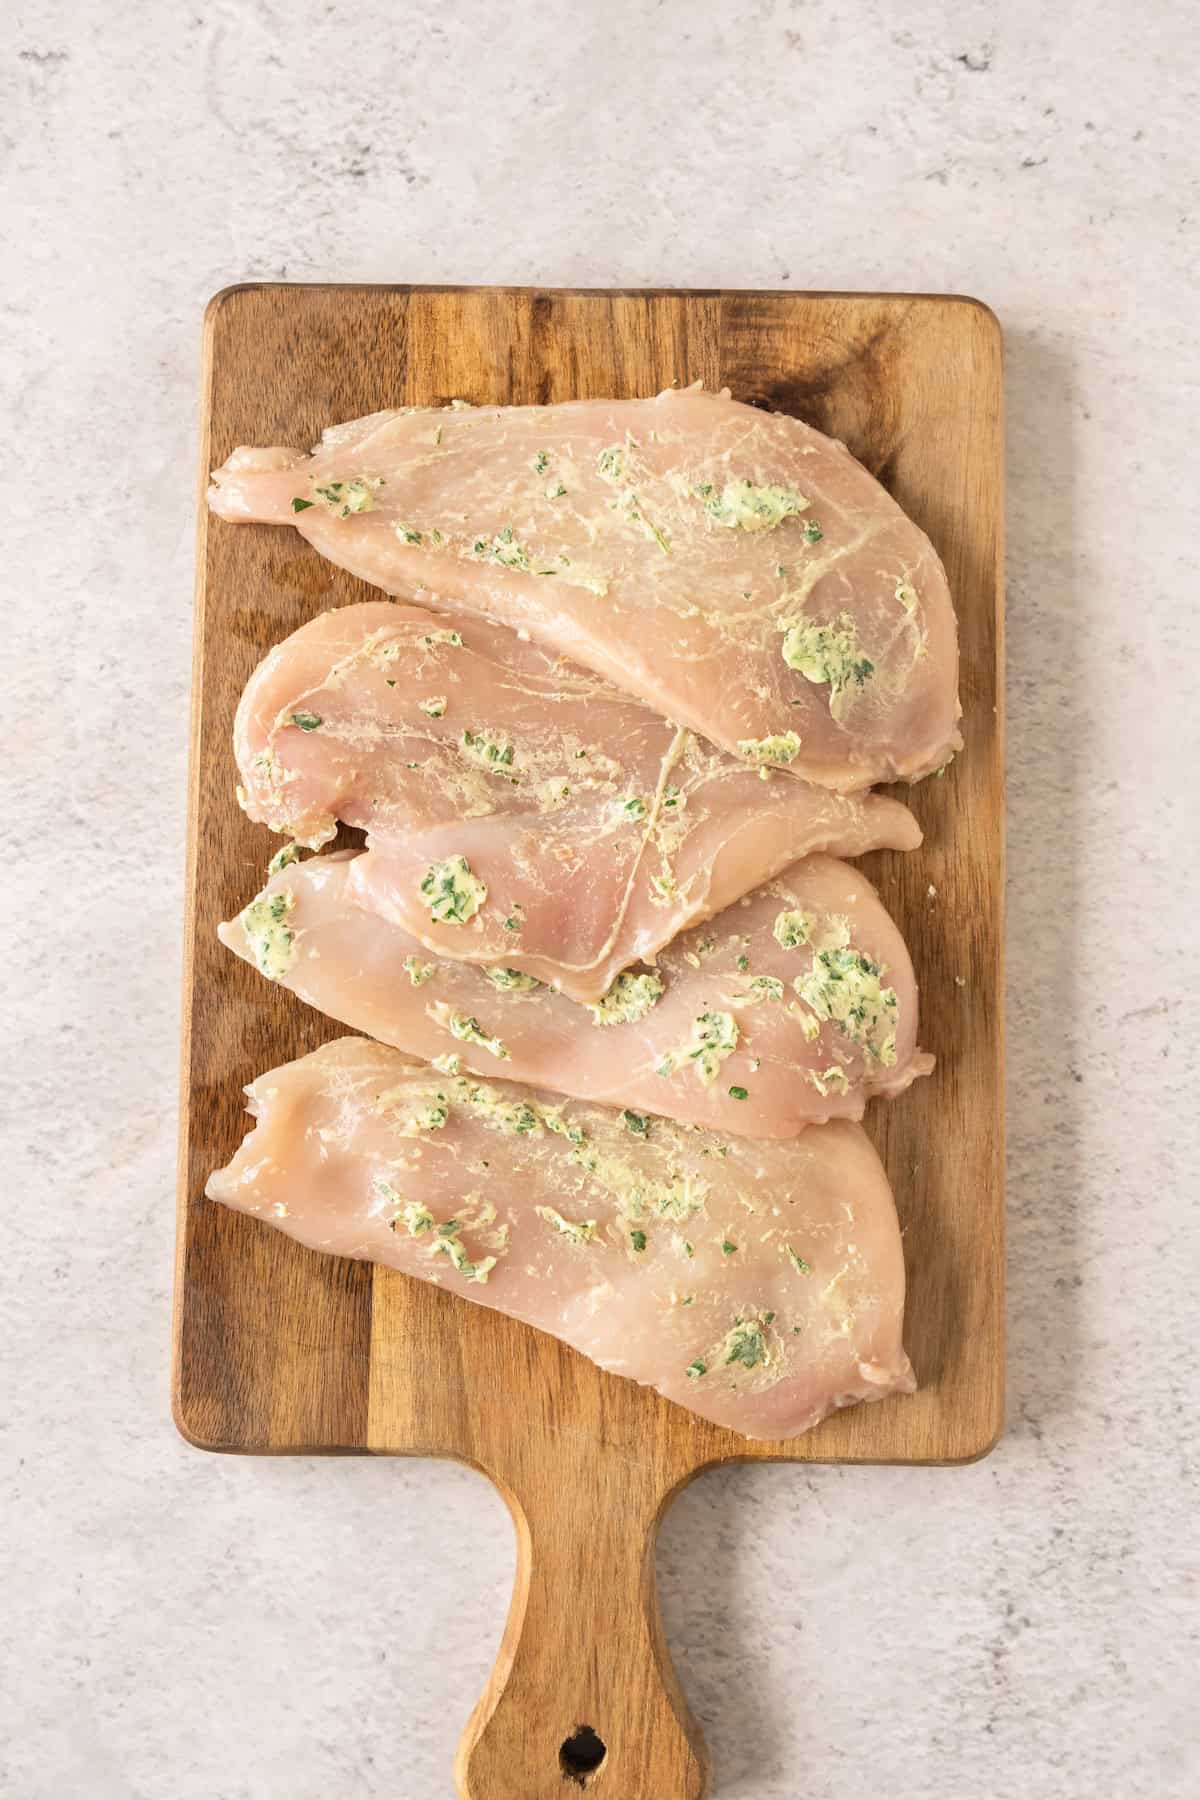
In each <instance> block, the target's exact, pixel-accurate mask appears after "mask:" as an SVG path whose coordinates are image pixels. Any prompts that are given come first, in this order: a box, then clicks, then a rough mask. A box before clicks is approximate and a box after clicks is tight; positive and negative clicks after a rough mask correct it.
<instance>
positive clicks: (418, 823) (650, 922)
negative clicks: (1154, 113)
mask: <svg viewBox="0 0 1200 1800" xmlns="http://www.w3.org/2000/svg"><path fill="white" fill-rule="evenodd" d="M297 721H299V722H298V723H297ZM234 747H235V752H236V756H237V762H238V768H239V771H240V773H241V777H242V783H243V785H242V787H241V789H240V790H239V793H240V797H241V800H242V804H243V806H244V808H245V810H246V812H247V813H248V814H249V816H250V817H251V818H253V819H258V820H261V821H262V822H263V823H264V824H267V825H270V826H271V827H272V829H274V830H276V831H280V832H285V833H286V834H288V835H289V836H291V837H293V838H295V839H296V840H297V841H298V842H301V843H304V844H308V845H312V846H316V845H319V844H322V843H324V842H326V841H327V840H328V839H329V838H331V837H332V836H333V835H334V832H335V830H336V828H337V821H338V820H339V819H341V820H344V821H345V822H346V823H347V824H350V825H356V826H364V827H365V828H366V829H367V831H368V832H369V833H370V844H371V855H370V857H369V858H368V860H367V861H365V862H361V863H359V864H358V865H357V867H356V870H355V883H356V887H357V889H358V892H359V897H360V898H361V899H362V900H363V901H364V903H365V904H369V905H371V906H372V907H374V908H375V910H377V911H380V912H382V913H384V914H385V915H386V917H388V918H390V919H393V920H394V921H395V922H396V923H397V924H399V925H402V926H403V927H404V928H405V929H406V930H407V931H409V932H412V933H413V934H414V935H415V936H417V937H419V938H420V939H421V942H422V943H423V944H424V945H425V946H426V947H427V948H428V949H431V950H436V951H438V952H439V953H440V954H442V955H445V956H452V957H457V958H460V959H462V960H465V961H469V962H488V963H495V962H500V961H503V962H504V963H505V964H506V965H507V966H509V967H512V968H516V969H522V970H525V971H526V972H527V973H529V974H531V975H535V976H537V977H538V979H539V980H541V981H547V982H555V983H557V984H558V985H559V986H560V987H561V988H562V989H563V991H564V992H566V993H569V994H571V995H573V996H574V997H575V998H576V999H579V1000H595V999H596V998H597V997H598V996H599V995H601V994H602V993H604V991H605V990H606V988H607V987H608V986H609V985H610V983H611V982H612V981H613V979H614V978H615V976H616V975H617V974H618V973H619V972H620V971H621V969H623V968H624V967H625V966H626V965H627V964H629V963H631V962H634V961H636V960H637V959H638V958H639V957H643V958H644V957H652V956H653V955H654V954H655V953H656V952H657V951H658V950H659V949H660V948H661V947H662V945H664V944H666V943H669V942H670V940H671V938H673V937H674V936H675V935H676V934H677V933H678V932H679V931H681V930H683V929H684V928H685V927H687V926H688V925H690V924H692V923H694V922H695V921H697V920H699V919H705V918H708V917H709V916H710V915H711V914H712V913H714V912H715V911H717V910H719V909H720V908H721V907H723V906H725V905H727V904H729V903H730V902H731V901H733V900H736V899H738V898H740V896H741V895H742V894H744V893H746V892H748V891H749V890H750V889H751V888H754V887H757V886H758V885H759V884H760V883H761V882H763V881H766V880H769V879H770V878H771V877H772V876H773V875H775V874H777V873H778V872H779V871H780V870H781V869H785V868H787V867H788V865H789V864H790V863H793V862H795V861H796V860H797V858H799V857H801V856H805V855H807V854H808V853H809V852H811V851H817V850H821V851H832V852H835V853H839V854H843V855H849V856H856V855H859V854H861V853H862V852H864V851H867V850H872V849H876V848H881V847H884V846H886V847H888V848H893V849H905V850H907V849H912V848H914V847H915V846H916V845H917V844H918V843H919V842H920V837H921V834H920V829H919V827H918V826H917V823H916V821H915V819H914V818H913V816H912V814H911V813H910V812H909V811H908V809H907V807H904V806H901V805H900V803H899V802H898V801H895V800H890V799H885V798H882V797H881V796H879V795H875V794H868V795H847V794H835V793H832V792H830V791H829V790H828V789H826V788H820V787H817V786H815V785H813V784H812V783H809V782H802V781H796V780H788V779H786V778H776V777H775V776H774V775H770V776H769V778H768V779H767V780H763V779H761V772H760V771H757V770H753V769H748V768H746V767H745V766H744V765H741V764H739V763H737V762H736V761H735V760H734V759H732V758H731V757H728V756H726V755H725V754H724V753H723V752H721V751H718V750H714V749H713V748H712V746H711V745H710V744H708V743H706V742H705V741H704V740H703V739H701V738H698V737H696V735H695V734H694V733H693V732H690V731H685V730H681V729H678V728H676V727H674V726H671V725H669V724H668V723H667V722H666V721H665V720H664V719H662V718H660V717H659V716H658V714H657V713H653V712H651V711H650V709H649V708H648V707H646V706H644V705H642V704H641V702H640V701H637V700H634V699H632V698H631V697H630V696H628V695H625V694H622V693H620V692H619V691H618V690H617V689H615V688H613V687H612V686H610V685H609V683H607V682H605V681H602V680H601V679H600V678H599V677H598V676H595V675H592V674H590V673H589V672H588V671H587V670H584V669H580V668H578V667H577V666H574V665H572V664H570V663H567V662H565V661H563V660H562V659H554V658H552V657H551V656H549V655H548V653H547V652H546V651H545V650H544V649H543V648H542V647H541V646H540V645H538V644H534V643H529V642H523V641H522V640H521V639H520V638H518V637H517V636H516V634H515V633H513V632H511V631H508V630H506V629H504V628H503V627H500V626H495V625H492V624H490V623H488V622H487V621H486V620H483V619H475V620H471V621H468V622H465V623H464V625H463V629H462V632H461V633H460V632H458V631H457V630H453V629H450V630H448V629H447V628H446V625H445V621H444V620H439V619H437V618H435V617H434V616H432V615H431V614H430V613H428V612H424V611H422V610H420V609H419V608H417V607H407V606H397V605H395V604H393V603H392V602H390V601H386V600H385V601H376V602H370V603H368V604H366V605H362V606H348V607H345V608H343V609H341V610H340V611H337V612H329V613H323V614H321V616H320V617H319V618H316V619H313V620H311V621H310V622H309V623H308V624H307V625H304V626H302V627H301V628H300V630H299V631H296V632H293V634H292V635H291V637H289V638H287V639H286V640H285V641H284V642H283V643H282V644H280V645H278V646H277V647H276V648H275V649H274V650H272V651H271V653H270V655H269V656H267V657H266V659H265V660H264V661H263V662H262V663H261V664H260V665H259V667H258V669H257V670H256V671H255V673H254V674H253V676H252V677H251V679H250V681H249V683H248V685H247V687H246V690H245V693H244V694H243V696H242V700H241V704H240V705H239V707H238V712H237V719H236V722H235V727H234ZM455 856H462V857H464V858H465V861H466V863H467V866H468V868H469V870H470V872H471V874H472V876H473V877H474V878H476V879H478V880H480V881H482V883H483V884H484V887H485V888H486V890H487V893H486V899H485V900H484V902H483V903H482V904H481V905H480V906H479V908H478V910H477V911H476V912H475V913H473V915H472V916H471V917H470V918H468V919H464V920H462V921H460V922H457V923H448V922H442V921H440V920H439V919H437V918H435V917H434V916H433V912H432V911H431V902H430V900H429V899H427V898H426V897H425V896H424V895H423V893H422V882H423V881H424V879H425V877H426V876H427V874H428V872H429V870H430V868H431V867H433V866H434V865H436V864H439V863H441V862H442V861H444V860H445V859H446V858H450V857H455Z"/></svg>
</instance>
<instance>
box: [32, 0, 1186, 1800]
mask: <svg viewBox="0 0 1200 1800" xmlns="http://www.w3.org/2000/svg"><path fill="white" fill-rule="evenodd" d="M1198 60H1200V27H1198V26H1197V23H1196V17H1195V11H1194V8H1191V7H1188V6H1186V5H1184V4H1182V3H1180V4H1171V3H1170V0H1143V3H1142V4H1141V5H1136V6H1135V5H1133V4H1132V3H1131V0H1124V4H1109V5H1104V4H1100V3H1098V0H1081V4H1079V5H1076V6H1073V7H1069V8H1065V7H1054V6H1050V5H1047V4H1044V0H1036V3H1035V0H1012V3H1011V4H1008V5H1005V6H1004V7H999V6H993V5H983V4H979V3H978V0H959V3H956V4H954V5H949V4H931V3H925V4H922V3H919V0H918V3H916V4H910V5H906V6H890V5H884V4H882V3H881V0H869V3H867V4H863V5H859V6H846V5H844V4H843V5H838V4H837V3H836V0H807V3H805V0H792V3H791V4H785V3H784V0H777V3H776V0H727V4H725V5H722V6H719V7H704V6H697V5H695V4H694V3H691V0H689V3H687V4H676V3H675V0H660V3H659V4H653V0H609V4H607V5H605V6H604V7H602V8H601V7H595V8H589V7H587V6H583V5H580V4H578V3H577V0H576V3H572V0H543V4H541V5H539V6H537V7H536V8H534V7H525V6H521V5H516V6H513V7H511V8H506V7H498V6H487V5H484V4H482V3H478V0H477V3H470V0H466V3H464V0H459V3H456V4H447V5H441V6H437V5H434V6H429V5H423V6H420V7H417V6H413V5H410V4H407V3H406V0H399V3H398V4H393V5H391V6H388V7H383V6H379V7H371V6H359V7H350V8H348V7H346V6H336V7H335V6H326V5H324V4H318V3H317V0H292V3H291V4H290V5H286V6H285V5H284V4H282V0H191V4H190V5H187V6H183V5H178V4H172V3H170V0H139V4H138V5H136V6H134V5H129V6H123V7H116V6H101V5H99V4H93V3H92V0H28V3H23V0H18V4H17V6H16V7H15V9H14V10H13V11H12V12H11V13H10V15H9V18H8V20H7V21H6V29H5V32H4V45H3V50H2V52H0V69H2V71H3V107H2V112H0V142H2V145H3V151H2V154H3V162H4V169H5V181H4V200H3V215H2V220H0V225H2V231H3V251H4V265H5V271H6V277H5V281H4V291H3V299H2V304H3V309H4V331H3V336H2V338H0V365H2V367H3V383H2V391H3V405H4V410H5V414H6V442H7V443H8V446H9V450H8V456H9V475H8V478H7V480H6V482H5V502H4V508H3V511H4V538H5V554H4V561H3V567H4V581H5V588H6V601H5V606H4V640H5V654H4V677H5V700H4V752H5V753H4V758H3V781H4V786H5V792H6V799H5V804H4V807H3V820H4V825H5V829H6V832H7V834H8V837H9V845H10V847H9V850H8V854H7V856H6V857H5V859H4V863H3V884H4V898H5V905H4V915H5V918H6V922H7V925H8V927H9V933H8V935H9V951H10V963H9V974H8V976H7V979H6V982H5V1008H6V1015H7V1016H6V1019H5V1031H4V1041H5V1046H6V1048H5V1065H6V1069H5V1075H4V1079H3V1082H2V1084H0V1094H2V1096H3V1099H2V1104H3V1109H4V1114H5V1124H4V1167H5V1180H4V1192H5V1197H6V1204H5V1209H4V1216H5V1221H6V1224H7V1225H8V1227H9V1228H10V1230H11V1236H10V1237H9V1239H8V1242H7V1245H6V1250H5V1255H4V1258H3V1276H2V1277H0V1279H2V1280H3V1284H4V1289H5V1296H6V1297H5V1300H4V1303H3V1304H4V1310H3V1320H4V1329H3V1333H2V1339H0V1357H2V1358H3V1362H4V1373H3V1379H2V1382H0V1480H2V1482H3V1494H4V1505H5V1523H4V1526H3V1539H4V1548H5V1551H6V1553H7V1555H6V1562H7V1563H8V1574H7V1582H6V1590H5V1593H4V1598H3V1601H2V1603H0V1658H2V1659H3V1663H4V1669H3V1673H2V1675H0V1791H2V1792H3V1793H4V1794H5V1795H6V1796H12V1800H331V1797H334V1800H349V1797H350V1796H356V1797H357V1796H366V1795H375V1794H378V1795H380V1796H388V1800H444V1797H445V1800H449V1796H450V1795H451V1792H452V1788H451V1779H450V1773H449V1770H450V1763H451V1757H452V1754H453V1749H454V1745H455V1742H456V1740H457V1737H458V1734H459V1731H460V1729H461V1726H462V1724H463V1722H464V1720H465V1718H466V1716H467V1713H468V1711H469V1710H470V1708H471V1706H472V1704H473V1703H474V1701H475V1698H476V1696H477V1694H478V1692H479V1689H480V1686H481V1684H482V1682H483V1680H484V1677H485V1674H486V1671H487V1670H488V1668H489V1666H490V1663H491V1660H492V1657H493V1654H494V1652H495V1649H496V1646H497V1642H498V1638H499V1634H500V1629H501V1624H502V1621H503V1618H504V1613H505V1609H506V1606H507V1601H508V1594H509V1585H510V1581H511V1576H512V1569H513V1543H512V1535H511V1529H510V1526H509V1521H508V1517H507V1514H506V1512H505V1509H504V1507H503V1504H502V1503H501V1501H500V1499H499V1498H498V1497H497V1495H496V1494H495V1493H493V1492H492V1491H491V1489H490V1488H489V1487H488V1486H487V1484H486V1483H485V1482H484V1481H483V1480H482V1479H481V1478H479V1477H478V1476H476V1475H474V1474H472V1473H470V1472H468V1471H467V1470H465V1469H460V1468H456V1467H453V1466H448V1465H442V1464H435V1463H408V1462H400V1463H395V1464H390V1463H385V1462H372V1461H365V1460H347V1461H333V1462H309V1461H303V1460H287V1459H285V1460H280V1461H266V1460H262V1461H259V1460H223V1459H221V1458H216V1457H205V1456H202V1455H199V1454H197V1453H196V1452H195V1451H193V1450H190V1449H188V1448H187V1447H186V1446H185V1445H184V1444H183V1443H182V1442H180V1441H179V1439H178V1438H177V1437H176V1436H175V1434H174V1431H173V1429H172V1426H171V1424H170V1420H169V1416H168V1409H167V1366H168V1340H169V1318H170V1287H171V1255H172V1241H173V1230H174V1223H173V1199H172V1190H173V1182H174V1167H173V1165H174V1151H175V1116H176V1057H177V1034H178V989H179V952H180V914H181V907H182V852H183V837H184V806H185V765H186V737H187V712H188V676H189V657H190V623H191V581H192V539H193V505H194V492H195V490H194V482H195V442H196V435H195V434H196V394H197V378H198V351H199V326H200V313H201V309H202V307H203V304H204V302H205V300H206V299H207V297H208V295H209V294H210V293H211V292H212V291H213V290H214V289H216V288H218V287H220V286H222V285H224V284H226V283H228V282H230V281H233V280H238V279H244V278H253V277H270V278H276V277H280V278H282V277H286V278H289V279H296V280H310V279H318V278H320V279H335V280H337V279H341V280H347V281H386V280H410V281H438V280H454V281H485V282H543V283H564V284H572V283H574V284H594V285H608V284H629V285H638V284H647V285H653V284H676V285H681V286H691V285H702V286H708V285H712V286H730V287H736V286H747V287H753V286H765V287H778V286H787V285H791V286H793V287H796V288H802V287H805V286H808V287H838V288H890V289H933V290H936V289H945V290H954V291H959V292H970V293H975V294H978V295H980V296H981V297H982V298H984V299H986V300H987V301H989V302H990V303H991V305H992V306H994V307H995V309H996V310H997V312H998V313H999V315H1000V317H1001V320H1002V321H1003V323H1004V326H1005V329H1006V333H1007V349H1008V407H1009V571H1010V574H1009V608H1010V611H1009V631H1010V665H1009V696H1010V712H1011V736H1010V744H1011V779H1010V804H1011V835H1010V856H1011V897H1010V901H1011V914H1010V917H1011V932H1010V970H1011V977H1010V979H1011V987H1010V993H1009V1022H1010V1043H1011V1065H1010V1086H1009V1104H1010V1116H1011V1135H1010V1144H1011V1154H1010V1180H1011V1203H1010V1232H1011V1235H1010V1260H1011V1305H1010V1367H1009V1380H1010V1424H1009V1428H1008V1432H1007V1435H1006V1436H1005V1438H1004V1439H1003V1440H1002V1442H1001V1444H1000V1446H999V1448H998V1449H997V1450H996V1451H995V1453H994V1454H993V1455H992V1456H991V1458H990V1459H989V1460H987V1461H985V1462H983V1463H981V1464H979V1465H977V1466H975V1467H973V1468H968V1469H958V1470H935V1469H821V1470H814V1471H812V1472H811V1473H805V1472H803V1471H802V1470H800V1469H798V1468H791V1467H774V1468H770V1467H757V1468H731V1469H728V1470H725V1471H723V1472H721V1473H719V1474H715V1475H712V1476H710V1477H708V1478H706V1479H704V1480H702V1481H700V1482H698V1483H697V1484H696V1485H695V1486H694V1487H692V1488H691V1489H690V1490H689V1491H688V1492H687V1493H686V1494H685V1495H684V1496H683V1497H682V1498H681V1499H680V1500H679V1501H678V1502H677V1504H676V1505H675V1507H674V1509H673V1510H672V1512H671V1513H670V1515H669V1517H668V1519H667V1522H666V1525H665V1528H664V1531H663V1534H662V1540H661V1551H660V1556H659V1569H660V1575H661V1581H662V1588H663V1598H664V1606H665V1613H666V1620H667V1626H668V1630H669V1634H670V1639H671V1643H672V1645H673V1647H674V1651H675V1655H676V1657H677V1661H678V1665H679V1669H680V1673H681V1676H682V1679H683V1683H684V1686H685V1687H686V1689H687V1692H688V1695H689V1697H690V1699H691V1701H692V1703H693V1705H694V1707H695V1709H696V1711H697V1712H698V1713H699V1715H700V1717H701V1719H702V1720H703V1722H704V1725H705V1727H706V1731H707V1735H708V1738H709V1742H710V1745H711V1748H712V1751H713V1755H714V1760H715V1767H716V1778H715V1783H714V1789H713V1792H714V1796H715V1797H716V1800H799V1797H800V1796H805V1797H806V1800H807V1797H810V1796H811V1797H812V1800H857V1797H858V1796H859V1795H861V1794H862V1793H863V1792H871V1793H878V1794H880V1795H883V1796H886V1800H965V1797H966V1796H968V1795H979V1796H982V1797H983V1800H1060V1797H1062V1800H1085V1797H1090V1796H1092V1795H1103V1796H1115V1797H1118V1800H1184V1796H1185V1795H1189V1796H1190V1795H1193V1794H1195V1793H1196V1792H1197V1791H1200V1753H1198V1745H1197V1706H1196V1688H1195V1672H1196V1667H1197V1651H1198V1648H1200V1646H1198V1644H1197V1606H1196V1594H1195V1588H1194V1585H1193V1586H1189V1582H1191V1583H1194V1581H1195V1576H1196V1571H1197V1560H1198V1558H1197V1532H1196V1510H1197V1509H1196V1499H1197V1496H1196V1486H1195V1455H1196V1437H1197V1432H1196V1410H1197V1398H1198V1393H1197V1375H1196V1351H1195V1341H1196V1299H1195V1295H1196V1288H1197V1274H1198V1266H1200V1264H1198V1251H1200V1241H1198V1237H1200V1234H1198V1227H1197V1210H1198V1209H1197V1199H1198V1193H1197V1188H1198V1185H1200V1184H1198V1179H1197V1169H1198V1167H1200V1134H1198V1109H1197V1104H1196V1097H1195V1087H1196V1073H1195V1072H1196V1068H1197V1066H1198V1059H1200V1039H1198V1034H1197V1017H1198V1010H1197V994H1198V992H1200V987H1198V983H1200V957H1198V951H1197V936H1198V934H1197V930H1196V918H1197V900H1196V894H1197V888H1198V881H1200V868H1198V866H1197V861H1198V859H1197V841H1198V836H1200V833H1198V829H1197V827H1198V825H1200V805H1198V800H1197V795H1198V792H1200V678H1198V670H1200V628H1198V625H1197V605H1196V579H1197V575H1196V571H1197V545H1198V544H1200V489H1198V486H1197V481H1196V452H1195V440H1196V431H1197V423H1196V421H1197V415H1198V412H1200V394H1198V392H1197V388H1198V382H1197V376H1198V374H1200V361H1198V353H1197V337H1196V331H1195V295H1196V288H1197V238H1198V232H1197V221H1198V217H1200V192H1198V186H1197V174H1196V167H1197V165H1196V161H1195V142H1196V139H1195V132H1196V119H1197V116H1198V105H1200V92H1198V87H1200V80H1198V74H1197V66H1198ZM613 1800H621V1797H619V1796H614V1797H613Z"/></svg>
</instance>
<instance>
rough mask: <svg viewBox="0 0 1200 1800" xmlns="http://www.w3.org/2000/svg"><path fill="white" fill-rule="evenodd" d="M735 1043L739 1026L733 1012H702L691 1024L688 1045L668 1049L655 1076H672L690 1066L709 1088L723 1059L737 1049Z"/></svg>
mask: <svg viewBox="0 0 1200 1800" xmlns="http://www.w3.org/2000/svg"><path fill="white" fill-rule="evenodd" d="M737 1043H738V1027H737V1021H736V1019H735V1018H734V1016H733V1014H732V1013H727V1012H706V1013H701V1014H700V1016H699V1018H697V1019H696V1020H695V1022H694V1023H693V1025H692V1039H691V1042H690V1043H687V1044H684V1045H682V1046H681V1047H680V1048H679V1049H678V1050H669V1051H668V1052H667V1054H666V1056H664V1057H663V1059H662V1061H661V1062H660V1063H659V1065H658V1068H657V1069H656V1071H655V1073H656V1074H658V1075H673V1074H674V1073H675V1071H676V1070H677V1069H678V1068H681V1067H685V1066H686V1065H687V1064H688V1063H691V1064H692V1065H693V1066H694V1068H695V1070H696V1074H697V1076H698V1077H699V1079H700V1081H701V1083H702V1085H703V1086H704V1087H708V1086H710V1085H711V1083H712V1082H714V1081H715V1080H716V1078H717V1072H718V1070H719V1069H720V1067H721V1064H722V1063H723V1062H724V1060H725V1058H726V1057H727V1056H728V1055H729V1054H730V1053H731V1052H732V1051H734V1050H736V1049H737Z"/></svg>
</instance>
